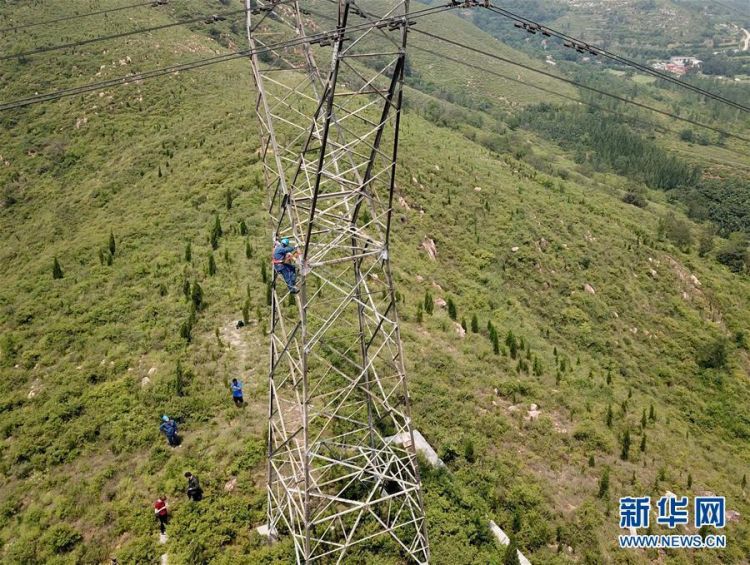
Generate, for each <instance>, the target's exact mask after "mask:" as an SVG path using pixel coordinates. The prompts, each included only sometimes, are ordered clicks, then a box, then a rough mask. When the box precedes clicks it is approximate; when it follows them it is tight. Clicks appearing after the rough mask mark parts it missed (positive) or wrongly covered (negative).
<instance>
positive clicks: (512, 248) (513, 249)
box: [510, 245, 520, 253]
mask: <svg viewBox="0 0 750 565" xmlns="http://www.w3.org/2000/svg"><path fill="white" fill-rule="evenodd" d="M519 249H520V248H519V247H518V246H517V245H515V246H513V247H511V248H510V250H511V251H512V252H513V253H515V252H516V251H518V250H519Z"/></svg>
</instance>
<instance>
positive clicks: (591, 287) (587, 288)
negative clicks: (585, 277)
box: [583, 283, 596, 294]
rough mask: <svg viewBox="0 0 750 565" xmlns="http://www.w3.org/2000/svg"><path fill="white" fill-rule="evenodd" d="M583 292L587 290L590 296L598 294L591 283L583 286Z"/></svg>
mask: <svg viewBox="0 0 750 565" xmlns="http://www.w3.org/2000/svg"><path fill="white" fill-rule="evenodd" d="M583 290H585V291H586V292H588V293H589V294H596V291H595V290H594V287H593V286H591V285H590V284H589V283H586V284H584V285H583Z"/></svg>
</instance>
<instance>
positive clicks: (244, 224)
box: [240, 220, 247, 235]
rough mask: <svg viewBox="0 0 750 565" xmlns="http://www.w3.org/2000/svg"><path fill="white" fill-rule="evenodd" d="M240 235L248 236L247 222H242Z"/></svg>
mask: <svg viewBox="0 0 750 565" xmlns="http://www.w3.org/2000/svg"><path fill="white" fill-rule="evenodd" d="M240 235H247V224H246V223H245V220H240Z"/></svg>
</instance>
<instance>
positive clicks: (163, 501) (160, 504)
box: [154, 496, 169, 534]
mask: <svg viewBox="0 0 750 565" xmlns="http://www.w3.org/2000/svg"><path fill="white" fill-rule="evenodd" d="M168 513H169V512H168V510H167V497H166V496H160V497H159V498H157V499H156V502H154V515H155V516H156V519H157V520H159V530H160V531H161V533H162V534H164V533H166V529H167V515H168Z"/></svg>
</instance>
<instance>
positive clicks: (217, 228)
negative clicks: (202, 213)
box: [211, 214, 224, 249]
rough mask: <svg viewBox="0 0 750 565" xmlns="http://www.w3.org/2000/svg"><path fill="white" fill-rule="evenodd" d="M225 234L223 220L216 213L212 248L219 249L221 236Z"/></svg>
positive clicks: (212, 232)
mask: <svg viewBox="0 0 750 565" xmlns="http://www.w3.org/2000/svg"><path fill="white" fill-rule="evenodd" d="M222 235H224V231H223V230H222V229H221V220H220V219H219V215H218V214H216V219H215V220H214V225H213V227H212V228H211V248H212V249H218V247H219V238H220V237H221V236H222Z"/></svg>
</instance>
